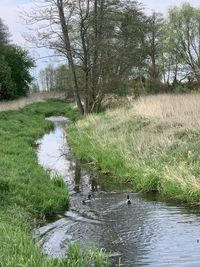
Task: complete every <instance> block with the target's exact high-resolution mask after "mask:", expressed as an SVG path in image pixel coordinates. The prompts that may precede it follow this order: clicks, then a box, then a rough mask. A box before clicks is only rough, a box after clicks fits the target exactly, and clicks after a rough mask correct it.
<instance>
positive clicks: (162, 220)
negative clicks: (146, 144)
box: [37, 117, 200, 267]
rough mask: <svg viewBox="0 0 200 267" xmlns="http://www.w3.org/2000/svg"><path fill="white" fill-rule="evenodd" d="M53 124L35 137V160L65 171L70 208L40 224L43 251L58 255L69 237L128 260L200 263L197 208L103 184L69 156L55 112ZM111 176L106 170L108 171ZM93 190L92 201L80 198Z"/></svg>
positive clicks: (130, 262)
mask: <svg viewBox="0 0 200 267" xmlns="http://www.w3.org/2000/svg"><path fill="white" fill-rule="evenodd" d="M51 120H52V121H53V122H54V124H55V128H54V130H53V131H51V132H50V133H47V134H45V135H44V136H43V138H42V139H40V140H39V148H38V160H39V163H40V164H41V165H42V166H43V167H44V168H45V169H48V170H50V172H51V173H52V174H59V175H61V176H62V177H63V179H64V181H65V182H66V185H67V187H68V190H69V193H70V210H69V211H66V212H65V213H64V214H61V215H60V216H59V218H57V219H56V220H55V221H54V222H51V223H49V224H47V225H45V226H43V227H41V228H39V229H37V235H38V237H39V239H40V242H41V244H42V247H43V250H44V252H45V253H46V254H47V255H48V256H50V257H61V256H63V255H64V254H65V253H66V249H67V247H68V245H69V243H70V242H73V241H79V243H80V244H82V245H84V246H86V247H90V246H92V245H94V244H95V245H96V246H97V247H100V248H104V249H106V251H109V252H111V253H113V255H115V257H113V259H112V260H113V261H112V266H118V265H117V262H119V258H120V260H121V263H122V264H123V265H121V266H125V267H129V266H131V267H132V266H198V267H199V266H200V215H199V209H196V210H195V209H194V210H191V209H187V208H186V207H182V206H176V205H175V204H172V203H165V202H162V201H159V200H158V199H157V198H156V197H155V196H152V197H151V196H150V197H148V198H146V197H145V196H144V195H142V194H139V193H130V192H129V195H130V198H131V205H127V203H126V196H127V192H128V191H129V190H128V189H126V190H124V189H120V188H119V187H120V186H118V188H115V189H110V187H109V188H106V186H105V183H104V184H101V182H99V181H100V179H97V178H96V176H95V175H93V174H90V173H89V172H87V171H84V170H81V169H80V167H79V166H78V165H77V164H76V162H75V160H74V159H73V157H72V154H71V151H70V148H69V145H68V143H67V138H66V134H65V125H66V123H67V120H66V119H64V118H61V117H57V118H56V117H54V118H51ZM107 179H109V176H108V177H107ZM89 193H91V195H92V197H91V201H90V202H89V203H83V200H84V199H87V196H88V194H89Z"/></svg>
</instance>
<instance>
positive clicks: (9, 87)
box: [0, 59, 16, 100]
mask: <svg viewBox="0 0 200 267" xmlns="http://www.w3.org/2000/svg"><path fill="white" fill-rule="evenodd" d="M11 76H12V73H11V68H10V67H9V66H8V64H7V63H6V62H5V61H3V60H1V59H0V100H9V99H13V98H14V96H15V92H16V84H15V83H14V82H13V81H12V77H11Z"/></svg>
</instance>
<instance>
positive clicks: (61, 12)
mask: <svg viewBox="0 0 200 267" xmlns="http://www.w3.org/2000/svg"><path fill="white" fill-rule="evenodd" d="M57 7H58V12H59V18H60V24H61V28H62V34H63V40H64V45H65V49H66V52H67V59H68V62H69V66H70V69H71V72H72V76H73V80H74V96H75V99H76V103H77V106H78V110H79V112H80V114H81V115H84V108H83V105H82V103H81V98H80V94H79V87H78V81H77V76H76V70H75V65H74V61H73V56H72V50H71V43H70V39H69V32H68V28H67V24H66V19H65V15H64V7H63V0H57Z"/></svg>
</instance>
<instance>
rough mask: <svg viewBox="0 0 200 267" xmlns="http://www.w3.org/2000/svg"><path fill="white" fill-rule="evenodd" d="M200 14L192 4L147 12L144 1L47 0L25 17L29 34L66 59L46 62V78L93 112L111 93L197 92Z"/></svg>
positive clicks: (84, 109) (81, 108) (42, 74)
mask: <svg viewBox="0 0 200 267" xmlns="http://www.w3.org/2000/svg"><path fill="white" fill-rule="evenodd" d="M41 3H44V5H41ZM52 12H53V14H54V15H52ZM199 14H200V12H199V8H196V7H193V6H191V4H190V3H189V2H188V3H183V4H182V5H181V6H174V7H173V6H172V7H171V8H170V9H169V10H168V12H167V14H166V15H165V16H164V15H162V14H160V13H156V12H153V13H152V14H150V15H147V14H146V13H145V10H144V9H143V6H142V4H140V3H139V1H129V0H114V1H110V0H88V1H84V0H80V1H65V0H57V1H51V0H45V1H44V0H42V1H35V6H34V7H33V9H32V11H31V10H29V11H27V13H25V14H24V16H23V17H24V19H25V22H26V23H28V24H29V25H30V27H29V30H30V28H31V29H32V32H31V33H30V36H29V38H28V37H27V39H28V40H29V41H30V42H31V43H34V44H36V45H37V46H39V47H40V46H42V47H43V46H46V47H48V48H50V49H53V50H55V51H56V52H57V53H58V54H59V55H62V56H63V57H64V58H66V61H67V64H66V65H60V66H56V67H54V66H53V65H50V66H46V67H45V69H43V70H42V71H41V72H40V75H39V76H40V84H42V87H43V88H44V89H45V90H60V89H61V88H62V89H64V90H65V91H66V92H68V93H69V92H70V95H71V96H73V95H74V96H75V101H76V103H77V107H78V109H79V112H80V113H81V114H84V115H86V114H88V113H92V112H98V111H101V105H102V101H103V99H104V97H105V96H106V95H107V94H108V93H118V94H119V95H126V94H132V95H134V96H135V97H138V96H139V95H143V94H149V93H150V94H152V93H161V92H162V93H164V92H170V93H172V92H176V93H179V92H185V91H192V90H198V89H199V87H200V76H199V73H200V72H199V69H200V60H199V58H200V50H199V46H200V39H199V20H200V15H199ZM44 25H45V29H44ZM55 40H56V41H55ZM66 80H67V83H66ZM72 91H73V94H72Z"/></svg>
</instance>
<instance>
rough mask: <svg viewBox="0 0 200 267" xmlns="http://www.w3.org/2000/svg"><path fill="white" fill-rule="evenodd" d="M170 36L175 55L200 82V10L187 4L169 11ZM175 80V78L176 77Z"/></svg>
mask: <svg viewBox="0 0 200 267" xmlns="http://www.w3.org/2000/svg"><path fill="white" fill-rule="evenodd" d="M169 27H170V29H171V31H170V36H171V40H172V42H173V44H174V46H175V47H176V48H177V47H178V50H179V51H178V50H177V49H175V53H177V56H178V57H179V59H181V61H182V66H183V68H185V66H187V68H188V70H189V72H188V73H191V74H192V76H193V77H194V78H195V79H196V80H197V81H199V82H200V9H199V8H194V7H192V6H191V5H190V4H189V3H185V4H183V5H182V6H181V7H174V8H171V9H170V11H169ZM176 78H177V77H176Z"/></svg>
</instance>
